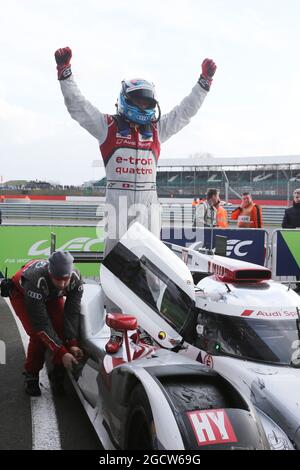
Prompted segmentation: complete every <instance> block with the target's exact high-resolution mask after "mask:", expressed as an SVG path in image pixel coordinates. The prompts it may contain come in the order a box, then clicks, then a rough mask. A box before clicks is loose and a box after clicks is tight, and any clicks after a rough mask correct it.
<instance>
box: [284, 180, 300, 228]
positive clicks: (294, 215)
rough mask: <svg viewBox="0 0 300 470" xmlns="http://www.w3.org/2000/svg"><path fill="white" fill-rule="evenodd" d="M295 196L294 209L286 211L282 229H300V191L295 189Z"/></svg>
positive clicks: (290, 208)
mask: <svg viewBox="0 0 300 470" xmlns="http://www.w3.org/2000/svg"><path fill="white" fill-rule="evenodd" d="M293 196H294V200H293V205H292V207H289V208H288V209H285V212H284V217H283V221H282V224H281V226H282V228H300V189H295V191H294V192H293Z"/></svg>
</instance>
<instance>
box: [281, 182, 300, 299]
mask: <svg viewBox="0 0 300 470" xmlns="http://www.w3.org/2000/svg"><path fill="white" fill-rule="evenodd" d="M293 196H294V200H293V205H292V207H289V208H288V209H285V212H284V217H283V221H282V224H281V226H282V228H300V188H299V189H295V191H294V192H293ZM296 281H297V287H296V289H295V292H298V293H300V276H296Z"/></svg>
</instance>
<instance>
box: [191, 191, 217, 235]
mask: <svg viewBox="0 0 300 470" xmlns="http://www.w3.org/2000/svg"><path fill="white" fill-rule="evenodd" d="M219 204H220V197H219V190H218V189H209V190H208V191H207V194H206V199H204V200H202V201H201V202H200V204H198V206H197V207H196V216H195V222H196V224H195V225H196V227H216V226H217V211H218V207H219Z"/></svg>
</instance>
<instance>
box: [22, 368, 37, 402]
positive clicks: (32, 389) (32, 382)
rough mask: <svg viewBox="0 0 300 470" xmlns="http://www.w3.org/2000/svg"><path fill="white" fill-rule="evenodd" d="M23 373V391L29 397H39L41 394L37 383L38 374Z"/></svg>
mask: <svg viewBox="0 0 300 470" xmlns="http://www.w3.org/2000/svg"><path fill="white" fill-rule="evenodd" d="M23 375H25V382H24V387H25V392H26V393H27V395H30V396H31V397H39V396H40V395H41V389H40V384H39V376H38V375H33V374H30V373H29V372H26V371H25V372H23Z"/></svg>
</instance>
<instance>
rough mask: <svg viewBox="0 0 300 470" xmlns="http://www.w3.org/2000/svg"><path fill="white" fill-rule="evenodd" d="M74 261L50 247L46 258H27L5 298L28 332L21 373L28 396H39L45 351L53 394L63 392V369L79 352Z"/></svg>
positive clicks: (79, 282)
mask: <svg viewBox="0 0 300 470" xmlns="http://www.w3.org/2000/svg"><path fill="white" fill-rule="evenodd" d="M73 260H74V259H73V256H72V255H71V254H70V253H68V252H64V251H55V252H54V253H52V255H51V256H50V257H49V259H48V260H33V261H30V262H29V263H27V264H26V265H25V266H23V267H22V268H21V269H20V270H19V271H17V273H16V274H15V275H14V276H13V278H12V280H11V281H12V287H11V291H10V293H9V297H10V301H11V304H12V306H13V308H14V311H15V313H16V315H17V316H18V317H19V319H20V320H21V322H22V325H23V327H24V329H25V331H26V333H27V334H28V336H29V345H28V351H27V357H26V361H25V372H24V375H25V392H26V393H27V394H28V395H31V396H39V395H40V394H41V390H40V387H39V372H40V370H41V369H42V368H43V365H44V361H45V353H46V349H49V350H50V351H51V352H52V362H53V366H54V367H53V371H52V373H51V375H50V381H51V385H52V390H53V392H54V394H58V395H61V394H63V393H64V390H63V380H64V372H65V368H71V367H72V366H73V364H77V363H78V362H77V359H80V358H81V357H82V356H83V353H82V350H81V349H80V348H79V347H78V344H77V339H78V336H79V318H80V306H81V297H82V292H83V289H82V280H81V277H80V273H79V272H78V271H77V269H75V268H74V267H73ZM63 297H66V301H65V302H64V299H63Z"/></svg>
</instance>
